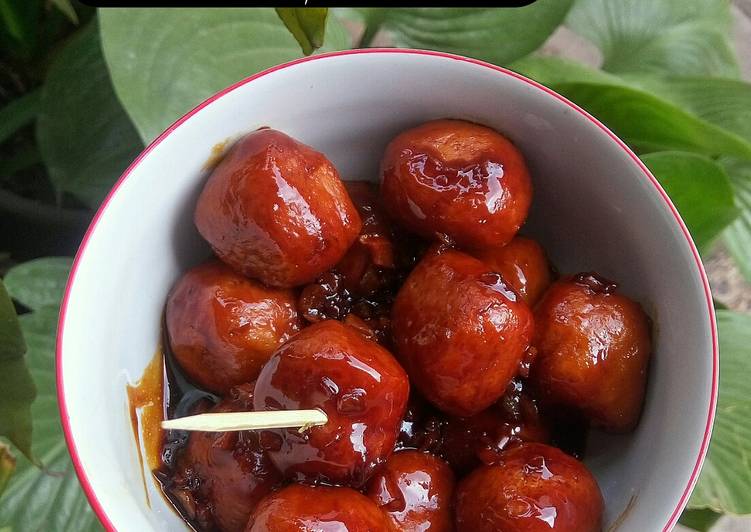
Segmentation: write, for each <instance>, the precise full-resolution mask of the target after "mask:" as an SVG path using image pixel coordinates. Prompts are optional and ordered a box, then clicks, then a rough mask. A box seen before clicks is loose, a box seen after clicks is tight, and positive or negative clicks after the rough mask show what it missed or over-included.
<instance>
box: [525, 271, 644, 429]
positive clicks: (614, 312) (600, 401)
mask: <svg viewBox="0 0 751 532" xmlns="http://www.w3.org/2000/svg"><path fill="white" fill-rule="evenodd" d="M535 323H536V335H535V346H536V348H537V351H538V353H537V358H536V360H535V362H534V364H533V367H532V372H531V379H532V381H533V382H534V383H535V385H536V387H537V389H538V391H539V392H540V394H541V395H542V397H544V398H545V399H546V401H547V402H549V403H552V404H559V405H562V406H564V407H568V408H571V409H574V410H577V411H579V412H581V413H582V414H583V415H584V416H585V417H586V418H588V419H589V420H590V421H591V422H592V423H593V424H594V425H596V426H598V427H601V428H603V429H605V430H608V431H611V432H628V431H630V430H632V429H633V428H634V427H635V426H636V423H637V422H638V420H639V416H640V414H641V410H642V405H643V401H644V392H645V387H646V379H647V367H648V364H649V359H650V353H651V342H650V324H649V319H648V318H647V316H646V314H644V311H643V310H642V309H641V307H640V306H639V305H638V304H637V303H635V302H634V301H631V300H630V299H628V298H627V297H625V296H623V295H620V294H618V293H616V291H615V284H614V283H613V282H612V281H608V280H607V279H604V278H602V277H599V276H596V275H594V274H591V273H587V274H581V275H577V276H575V277H573V278H566V279H562V280H561V281H558V282H556V283H554V284H553V285H552V286H551V288H550V290H548V292H547V293H546V295H545V297H544V298H543V299H542V301H541V302H540V304H539V305H538V307H537V309H536V312H535Z"/></svg>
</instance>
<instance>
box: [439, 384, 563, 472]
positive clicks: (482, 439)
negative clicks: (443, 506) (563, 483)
mask: <svg viewBox="0 0 751 532" xmlns="http://www.w3.org/2000/svg"><path fill="white" fill-rule="evenodd" d="M549 441H550V427H549V423H548V422H547V420H546V419H545V418H543V417H542V415H541V414H540V412H539V410H538V408H537V404H536V402H535V400H534V399H533V398H532V397H531V396H530V395H529V393H527V391H526V390H525V389H524V388H523V385H522V382H521V381H520V380H518V379H515V380H514V381H512V382H511V384H509V386H508V389H507V391H506V394H505V395H504V396H503V397H502V398H501V400H500V401H498V403H496V404H494V405H492V406H491V407H490V408H488V409H486V410H483V411H482V412H480V413H479V414H476V415H474V416H471V417H450V418H448V419H447V420H446V421H445V422H444V424H443V427H442V439H441V445H440V448H439V449H438V451H437V452H438V454H439V455H440V456H441V457H443V458H444V459H445V460H446V461H447V462H448V463H449V464H451V467H453V468H454V470H455V471H456V472H457V473H459V474H466V473H469V472H470V471H472V470H473V469H475V468H476V467H478V466H480V465H482V464H493V463H495V462H497V461H498V457H499V456H501V455H502V453H503V452H504V451H505V450H506V449H508V448H510V447H512V446H514V445H518V444H520V443H522V442H542V443H547V442H549Z"/></svg>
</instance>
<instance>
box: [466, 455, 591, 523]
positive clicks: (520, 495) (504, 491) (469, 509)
mask: <svg viewBox="0 0 751 532" xmlns="http://www.w3.org/2000/svg"><path fill="white" fill-rule="evenodd" d="M602 510H603V501H602V494H601V493H600V489H599V487H598V486H597V481H596V480H595V478H594V477H593V476H592V474H591V473H590V472H589V470H588V469H587V468H586V467H585V466H584V464H582V463H581V462H579V461H578V460H576V459H575V458H572V457H570V456H568V455H567V454H565V453H563V452H562V451H559V450H558V449H556V448H555V447H550V446H549V445H543V444H539V443H528V444H524V445H521V446H519V447H514V448H513V449H510V450H508V451H506V452H504V453H503V454H502V455H501V460H500V461H499V462H498V463H497V464H496V465H492V466H483V467H481V468H480V469H477V470H475V471H474V472H473V473H472V474H471V475H469V476H468V477H467V478H465V479H464V480H463V481H462V482H461V483H460V484H459V486H458V488H457V498H456V524H457V528H458V529H459V530H471V531H473V532H497V531H499V530H513V531H514V532H550V531H555V532H600V530H601V526H602Z"/></svg>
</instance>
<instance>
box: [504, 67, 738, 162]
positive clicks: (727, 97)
mask: <svg viewBox="0 0 751 532" xmlns="http://www.w3.org/2000/svg"><path fill="white" fill-rule="evenodd" d="M511 68H513V69H514V70H516V71H517V72H520V73H521V74H524V75H526V76H529V77H531V78H533V79H535V80H536V81H539V82H540V83H543V84H545V85H547V86H549V87H551V88H553V89H555V90H557V91H558V92H560V93H561V94H563V95H564V96H566V97H567V98H569V99H570V100H572V101H573V102H574V103H577V104H579V105H580V106H582V107H584V108H585V109H586V110H587V111H589V112H590V113H592V114H593V115H595V116H596V117H597V118H599V119H600V120H601V121H603V122H604V123H605V125H607V126H608V127H609V128H610V129H612V130H613V131H614V132H615V133H616V134H618V135H619V136H620V137H621V138H622V139H624V140H625V141H626V142H628V143H629V144H631V146H632V147H633V148H635V149H637V150H640V151H642V152H650V151H663V150H682V151H695V152H698V153H703V154H705V155H710V156H715V155H733V156H736V157H742V158H751V135H748V134H747V132H748V131H749V129H751V126H749V125H748V124H749V123H751V109H750V108H749V107H748V105H749V103H750V101H749V98H750V96H749V94H748V89H749V85H748V84H746V83H743V82H740V81H734V80H716V79H712V78H677V77H669V78H656V77H654V76H634V75H627V76H622V77H620V76H615V75H612V74H608V73H606V72H603V71H601V70H597V69H593V68H590V67H587V66H585V65H582V64H580V63H577V62H575V61H570V60H566V59H561V58H556V57H540V56H528V57H525V58H523V59H521V60H518V61H516V62H514V63H512V64H511ZM702 87H703V88H704V91H703V92H702ZM713 102H722V104H721V105H717V104H716V103H713ZM746 118H747V119H746ZM744 119H746V120H744Z"/></svg>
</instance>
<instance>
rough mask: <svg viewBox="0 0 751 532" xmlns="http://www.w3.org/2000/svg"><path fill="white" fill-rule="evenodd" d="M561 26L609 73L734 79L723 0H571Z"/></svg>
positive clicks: (727, 12) (728, 21)
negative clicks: (585, 42) (599, 57)
mask: <svg viewBox="0 0 751 532" xmlns="http://www.w3.org/2000/svg"><path fill="white" fill-rule="evenodd" d="M566 24H567V25H568V26H569V27H570V28H572V29H573V30H574V31H576V32H577V33H579V34H580V35H582V36H584V37H586V38H587V39H589V40H590V41H592V42H593V43H594V44H595V45H596V46H597V47H598V48H599V49H600V50H601V52H602V54H603V68H604V69H605V70H607V71H610V72H616V73H626V72H650V73H658V74H666V73H673V74H679V75H685V74H691V75H703V74H707V75H715V76H737V75H738V65H737V63H736V60H735V54H734V52H733V48H732V45H731V43H730V38H731V33H730V29H731V16H730V9H729V0H659V1H656V0H628V1H623V0H577V2H576V3H575V5H574V7H573V8H572V9H571V12H570V13H569V16H568V18H567V19H566Z"/></svg>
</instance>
